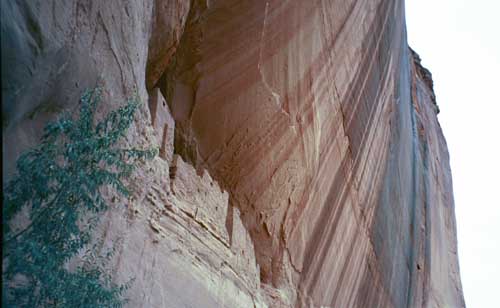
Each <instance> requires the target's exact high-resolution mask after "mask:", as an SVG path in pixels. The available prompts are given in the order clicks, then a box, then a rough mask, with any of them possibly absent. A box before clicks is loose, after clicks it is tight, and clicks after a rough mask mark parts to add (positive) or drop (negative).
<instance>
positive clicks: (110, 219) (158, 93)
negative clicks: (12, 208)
mask: <svg viewBox="0 0 500 308" xmlns="http://www.w3.org/2000/svg"><path fill="white" fill-rule="evenodd" d="M1 9H2V11H1V14H2V15H1V17H2V21H1V23H2V38H1V40H2V41H1V42H2V102H3V104H2V125H3V133H2V143H3V166H4V168H3V170H4V171H3V179H4V181H6V180H8V179H9V178H10V177H11V176H12V172H13V170H14V166H15V160H16V158H17V157H18V156H19V154H20V153H21V152H22V151H23V150H25V149H27V148H28V147H29V146H32V145H34V144H36V143H37V142H38V140H39V138H40V135H41V132H42V128H43V126H44V125H45V123H47V121H49V120H51V119H54V118H56V117H57V116H58V114H59V113H60V112H61V111H65V110H66V111H73V110H76V108H77V107H78V104H77V102H78V97H79V95H80V94H81V93H82V91H83V90H84V89H86V88H91V87H95V86H102V87H103V89H104V91H105V92H104V99H103V100H104V101H105V104H103V105H102V106H100V113H101V114H102V113H105V112H107V111H109V110H111V109H115V108H116V107H117V106H119V105H120V104H122V103H123V102H124V100H125V99H126V98H127V97H129V96H131V95H132V93H133V92H134V91H136V92H137V93H138V95H139V96H140V97H141V99H142V101H143V104H142V106H141V109H140V111H139V112H138V114H137V115H136V118H135V122H134V125H133V127H132V128H131V129H130V130H129V134H128V135H127V138H126V140H124V141H123V143H124V144H127V145H131V146H136V147H148V146H158V147H160V155H159V156H158V157H157V158H155V159H154V160H153V161H152V162H147V163H143V164H141V165H140V167H139V168H138V170H137V172H136V173H135V174H134V176H133V177H131V178H130V179H128V180H127V183H128V185H129V187H130V188H131V190H132V192H133V193H132V196H131V197H129V198H124V197H121V196H119V195H117V194H116V193H115V192H113V191H112V190H111V189H106V190H105V191H103V193H104V194H105V196H106V197H107V198H108V200H114V202H113V203H112V206H111V210H110V211H108V213H107V214H106V215H105V217H104V218H103V219H102V223H101V225H100V227H99V229H98V231H97V234H96V236H102V237H104V238H105V239H106V240H107V243H108V244H109V243H111V242H117V243H119V244H118V253H117V255H116V256H115V258H114V260H113V262H112V265H111V266H112V270H113V271H114V272H115V273H116V274H115V280H116V281H117V282H124V281H127V280H128V279H130V278H131V277H132V278H135V280H134V284H133V285H132V287H131V289H130V290H129V291H128V293H127V297H128V298H129V299H130V302H129V304H128V305H129V306H130V307H380V308H382V307H384V308H385V307H464V306H465V304H464V300H463V295H462V289H461V282H460V275H459V268H458V258H457V247H456V226H455V216H454V203H453V191H452V182H451V171H450V167H449V157H448V152H447V147H446V142H445V139H444V137H443V134H442V131H441V128H440V126H439V123H438V119H437V113H438V108H437V105H436V99H435V96H434V93H433V89H432V77H431V75H430V73H429V72H428V71H427V70H426V69H425V68H423V67H422V66H421V64H420V59H419V57H418V55H417V54H416V53H415V52H413V51H412V50H411V49H409V47H408V43H407V40H406V29H405V17H404V1H403V0H387V1H386V0H348V1H346V0H314V1H278V0H274V1H260V0H259V1H241V0H238V1H237V0H205V1H203V0H192V1H188V0H185V1H182V0H166V1H159V0H149V1H118V0H110V1H65V2H59V1H55V0H50V1H47V0H45V1H3V2H2V4H1Z"/></svg>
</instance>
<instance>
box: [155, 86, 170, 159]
mask: <svg viewBox="0 0 500 308" xmlns="http://www.w3.org/2000/svg"><path fill="white" fill-rule="evenodd" d="M149 111H150V113H151V123H152V124H153V128H154V130H155V132H156V134H157V136H158V137H157V140H158V143H157V146H158V148H159V149H160V153H159V154H160V157H161V158H163V159H165V160H167V162H170V161H172V157H173V155H174V131H175V121H174V119H173V118H172V115H171V114H170V110H169V108H168V105H167V102H166V101H165V98H164V97H163V95H162V94H161V92H160V89H159V88H155V89H153V90H152V91H151V94H150V96H149Z"/></svg>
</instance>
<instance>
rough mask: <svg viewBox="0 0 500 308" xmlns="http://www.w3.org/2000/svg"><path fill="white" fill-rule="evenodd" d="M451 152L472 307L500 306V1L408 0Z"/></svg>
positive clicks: (411, 26) (412, 38) (411, 35)
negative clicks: (432, 81)
mask: <svg viewBox="0 0 500 308" xmlns="http://www.w3.org/2000/svg"><path fill="white" fill-rule="evenodd" d="M406 19H407V27H408V41H409V44H410V46H411V47H412V48H413V49H414V50H415V51H416V52H417V53H418V54H419V55H420V56H421V58H422V64H423V65H424V66H425V67H427V68H428V69H429V70H430V71H431V72H432V75H433V79H434V90H435V92H436V96H437V103H438V105H439V107H440V109H441V113H440V114H439V121H440V123H441V127H442V128H443V131H444V134H445V137H446V140H447V142H448V149H449V151H450V156H451V170H452V174H453V187H454V193H455V207H456V217H457V225H458V251H459V261H460V271H461V276H462V285H463V289H464V296H465V302H466V305H467V307H468V308H497V307H500V201H499V199H500V198H499V195H500V185H499V184H500V181H499V177H500V167H499V165H500V107H499V106H500V77H499V75H500V0H406Z"/></svg>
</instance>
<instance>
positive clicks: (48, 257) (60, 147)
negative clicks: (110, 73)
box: [2, 89, 157, 307]
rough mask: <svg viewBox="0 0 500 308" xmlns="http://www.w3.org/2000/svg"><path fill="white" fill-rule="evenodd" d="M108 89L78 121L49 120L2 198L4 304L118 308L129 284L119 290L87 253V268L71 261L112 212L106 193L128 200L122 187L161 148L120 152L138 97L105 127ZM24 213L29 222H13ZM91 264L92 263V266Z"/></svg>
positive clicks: (87, 100) (89, 95)
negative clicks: (103, 103)
mask: <svg viewBox="0 0 500 308" xmlns="http://www.w3.org/2000/svg"><path fill="white" fill-rule="evenodd" d="M100 99H101V90H100V89H94V90H88V91H86V92H85V93H84V94H83V95H82V97H81V100H80V103H81V106H80V113H79V117H78V118H77V119H72V117H70V116H68V115H65V116H63V117H62V118H61V119H60V120H57V121H55V122H52V123H49V124H48V125H47V126H46V127H45V130H44V135H43V137H42V142H41V144H40V145H39V146H37V147H35V148H33V149H31V150H29V151H27V152H26V153H24V154H22V155H21V156H20V158H19V159H18V161H17V175H16V176H15V177H14V178H13V180H11V181H10V182H9V183H8V184H7V185H6V187H5V189H4V197H3V203H4V204H3V221H2V223H3V244H2V245H3V256H2V259H3V265H4V269H3V272H2V276H3V287H2V288H3V290H2V293H3V294H2V295H3V300H2V301H3V303H4V304H5V306H7V307H9V306H16V307H46V306H54V307H119V306H121V305H122V304H123V303H124V299H123V293H124V291H125V290H126V289H127V287H128V285H127V284H125V285H116V284H114V283H113V282H112V280H111V277H110V275H109V274H108V273H106V271H105V270H104V265H105V263H106V259H109V257H110V255H111V254H107V255H106V256H105V257H106V258H101V257H98V256H96V255H95V247H93V248H92V249H88V250H87V253H86V255H85V256H84V258H83V259H84V261H85V260H86V261H87V262H83V264H82V265H79V266H78V267H77V268H76V270H72V271H70V270H68V269H67V267H68V266H67V263H68V261H69V260H70V259H71V258H72V257H74V256H75V255H77V253H78V252H81V251H83V249H84V248H86V247H87V248H88V247H89V244H90V240H91V234H92V230H93V228H95V226H96V224H97V223H98V221H99V216H100V215H99V214H101V213H102V212H104V211H105V210H106V209H107V208H108V207H107V204H106V202H105V201H104V199H103V198H102V196H101V194H100V192H99V189H100V188H101V187H103V186H105V185H111V186H113V187H114V188H115V189H116V190H117V191H118V192H120V193H121V194H123V195H125V196H127V195H128V194H129V192H128V190H127V188H126V187H125V186H124V184H123V183H122V181H121V180H122V179H123V178H124V177H127V176H129V175H130V174H131V173H132V171H133V170H134V167H135V165H136V162H137V161H138V160H139V159H151V158H153V157H154V156H155V155H156V153H157V150H156V149H155V150H151V149H149V150H139V149H123V148H117V147H116V145H115V144H116V142H117V141H119V140H120V138H122V137H124V135H125V134H126V132H127V130H128V128H129V126H130V124H131V123H132V121H133V116H134V113H135V111H136V110H137V108H138V106H139V102H138V99H137V97H135V98H134V99H129V100H128V102H127V104H126V105H125V106H123V107H121V108H119V109H118V110H115V111H112V112H110V113H109V114H108V115H107V116H106V117H105V118H104V119H103V120H102V121H101V122H99V123H96V124H95V123H94V122H95V120H94V115H95V111H96V108H97V105H98V103H99V102H100ZM23 209H27V210H28V212H29V218H30V221H29V224H28V225H27V226H24V227H22V228H20V230H19V228H14V227H13V226H12V225H10V224H9V223H10V222H11V220H12V219H13V218H15V217H16V216H17V215H18V214H19V213H20V212H21V211H22V210H23ZM89 260H90V261H89Z"/></svg>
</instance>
